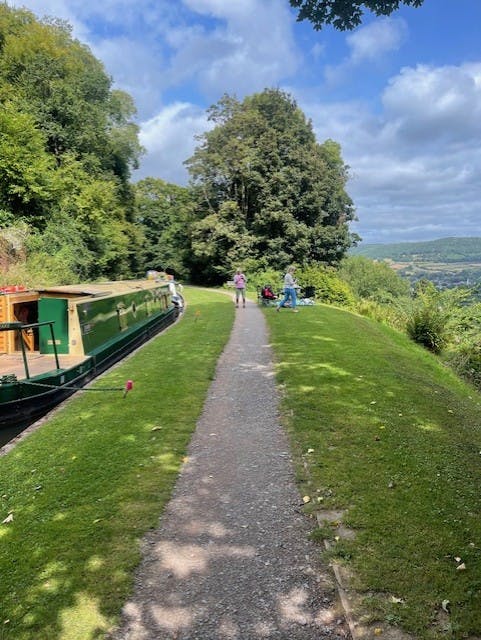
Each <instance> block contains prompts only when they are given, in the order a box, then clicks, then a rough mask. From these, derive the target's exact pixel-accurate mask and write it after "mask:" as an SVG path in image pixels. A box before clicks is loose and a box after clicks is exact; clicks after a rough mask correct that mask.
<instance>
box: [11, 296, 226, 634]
mask: <svg viewBox="0 0 481 640" xmlns="http://www.w3.org/2000/svg"><path fill="white" fill-rule="evenodd" d="M185 295H186V299H187V304H188V306H187V310H186V312H185V315H184V317H183V318H182V319H181V320H180V322H179V323H177V324H176V325H174V326H173V327H171V328H170V329H169V330H168V331H167V332H166V333H164V334H161V335H159V336H158V337H157V338H155V339H154V340H153V341H151V342H150V343H149V344H147V345H145V346H144V347H143V348H142V349H141V350H140V351H139V352H137V353H136V354H134V355H133V356H131V357H130V358H129V359H127V360H126V361H124V362H123V363H122V364H121V365H120V366H118V367H117V368H115V369H114V370H112V371H111V372H109V373H108V374H107V375H106V376H104V377H102V378H101V379H99V380H97V381H96V383H95V386H96V387H118V386H120V387H122V386H123V385H124V383H125V380H127V379H132V380H133V381H134V389H133V391H132V392H131V393H130V394H129V395H128V396H127V398H126V399H123V398H122V395H121V394H120V393H119V394H118V395H112V394H111V393H106V394H101V393H93V392H88V391H86V392H83V393H81V394H78V396H77V397H76V398H74V399H73V400H72V401H71V402H69V403H68V404H67V405H66V406H65V407H63V408H62V409H61V410H60V411H59V412H58V413H57V414H56V415H55V416H54V417H52V419H50V420H49V421H48V422H46V423H45V424H44V425H43V426H42V427H41V428H40V429H39V430H38V431H35V432H34V433H32V434H31V435H29V436H28V437H27V438H26V439H25V440H24V441H22V442H20V443H19V444H18V445H17V447H15V449H13V450H12V451H11V452H10V453H8V454H7V455H6V456H4V457H2V458H0V522H2V521H3V520H5V519H6V520H7V522H4V523H3V524H0V549H1V552H0V603H1V606H0V616H1V618H0V638H1V639H2V640H7V639H8V640H9V639H12V640H86V639H91V638H92V639H93V638H100V637H103V635H104V632H105V631H106V630H108V629H109V628H110V627H111V626H112V624H113V622H114V621H115V616H116V615H117V614H118V612H119V610H120V608H121V606H122V605H123V603H124V601H125V599H126V597H127V595H128V594H129V592H130V589H131V587H132V580H133V570H134V568H135V566H136V565H137V563H138V561H139V558H140V555H139V541H140V539H141V538H142V536H143V535H144V533H145V532H146V531H147V530H148V529H149V528H154V527H156V526H157V523H158V518H159V515H160V513H161V511H162V508H163V506H164V504H165V503H166V501H167V500H168V498H169V496H170V493H171V490H172V487H173V484H174V482H175V479H176V477H177V474H178V472H179V469H180V467H181V465H182V461H183V457H184V456H185V453H186V448H187V445H188V442H189V440H190V437H191V434H192V432H193V430H194V428H195V424H196V421H197V419H198V417H199V415H200V412H201V410H202V406H203V403H204V399H205V395H206V392H207V389H208V387H209V384H210V382H211V380H212V377H213V374H214V371H215V366H216V363H217V359H218V357H219V354H220V353H221V351H222V349H223V347H224V345H225V343H226V341H227V339H228V337H229V334H230V330H231V327H232V322H233V318H234V309H233V305H232V303H231V300H230V299H229V298H228V297H227V296H225V295H221V294H218V293H212V292H205V291H202V290H196V289H190V288H188V289H186V294H185Z"/></svg>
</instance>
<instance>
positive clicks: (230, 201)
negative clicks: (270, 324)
mask: <svg viewBox="0 0 481 640" xmlns="http://www.w3.org/2000/svg"><path fill="white" fill-rule="evenodd" d="M209 118H210V120H211V121H213V122H214V123H215V126H214V128H213V129H212V130H210V131H208V132H207V133H205V134H203V135H202V136H200V142H201V144H200V145H199V146H198V147H197V148H196V150H195V152H194V155H193V156H192V157H191V158H190V159H189V160H187V161H186V165H187V167H188V169H189V172H190V174H191V178H192V188H193V193H194V198H195V202H196V208H195V217H194V222H193V224H192V228H191V260H192V266H193V267H194V272H197V273H200V274H202V278H203V280H204V281H206V280H207V281H211V282H216V281H220V280H223V279H225V278H226V277H228V276H229V274H230V273H231V272H232V271H233V269H235V268H236V267H237V266H239V262H241V263H245V261H246V260H249V261H252V260H253V261H254V262H255V261H257V262H259V263H261V262H262V265H263V268H269V267H274V268H285V267H286V266H287V265H288V264H289V263H290V262H299V263H305V262H311V261H323V262H326V263H328V264H334V263H336V262H337V261H338V260H339V259H340V258H342V256H343V255H344V253H345V252H346V250H347V249H348V248H349V246H351V245H352V244H353V242H355V239H356V238H355V237H354V236H353V235H351V234H350V233H349V229H348V223H349V221H351V220H352V219H353V218H354V208H353V204H352V201H351V199H350V198H349V196H348V195H347V193H346V192H345V191H344V186H345V183H346V181H347V167H346V166H345V165H344V163H343V162H342V158H341V155H340V147H339V145H338V144H337V143H335V142H333V141H326V142H325V143H324V144H318V143H317V141H316V139H315V135H314V132H313V130H312V125H311V123H310V121H308V120H307V119H306V117H305V115H304V114H303V113H302V111H301V110H300V109H299V108H298V106H297V104H296V102H295V101H294V100H293V99H292V97H291V96H289V95H288V94H286V93H284V92H282V91H279V90H277V89H266V90H265V91H263V92H262V93H258V94H254V95H252V96H248V97H247V98H245V100H244V101H243V102H239V101H237V100H236V99H235V98H233V97H230V96H224V97H223V98H222V99H221V100H220V101H219V102H218V103H217V105H214V106H213V107H211V108H210V109H209ZM251 264H252V262H251Z"/></svg>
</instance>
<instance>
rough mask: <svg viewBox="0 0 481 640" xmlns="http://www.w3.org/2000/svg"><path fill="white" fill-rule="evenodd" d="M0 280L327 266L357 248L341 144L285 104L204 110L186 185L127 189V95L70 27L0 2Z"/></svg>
mask: <svg viewBox="0 0 481 640" xmlns="http://www.w3.org/2000/svg"><path fill="white" fill-rule="evenodd" d="M0 102H1V111H0V227H1V229H2V231H1V239H0V256H1V258H0V259H1V262H2V267H3V268H2V272H3V275H2V280H3V281H4V282H5V281H6V280H8V281H13V280H21V281H23V282H24V283H27V284H35V282H34V280H37V281H38V280H40V281H42V282H46V281H52V280H55V281H56V282H57V283H58V282H71V281H78V280H92V279H100V278H103V279H105V278H125V277H134V276H137V275H139V274H143V273H145V271H146V270H147V269H149V268H154V269H163V270H166V269H167V270H170V271H172V272H174V273H176V274H177V275H178V276H180V277H183V278H187V279H191V280H192V281H202V282H204V283H209V284H216V283H220V282H223V281H225V279H226V278H228V277H229V275H230V274H231V272H232V270H233V269H234V268H235V267H236V266H237V265H238V264H239V263H240V262H241V263H242V264H243V266H244V268H249V269H250V270H257V269H259V268H264V267H273V266H276V267H279V268H285V267H286V265H288V264H289V263H291V262H297V263H300V264H307V263H311V262H322V263H325V264H336V263H338V262H339V261H340V259H342V257H343V256H344V254H345V252H346V251H347V249H348V248H349V247H350V246H352V244H353V243H354V242H355V236H353V235H352V234H351V233H350V231H349V226H348V225H349V222H350V221H351V220H352V219H353V217H354V209H353V204H352V202H351V200H350V198H349V196H348V195H347V193H346V191H345V183H346V180H347V168H346V166H345V165H344V163H343V161H342V158H341V150H340V148H339V145H338V144H336V143H335V142H333V141H331V140H328V141H326V142H324V143H323V144H319V143H318V142H317V141H316V139H315V136H314V133H313V129H312V125H311V123H310V122H309V121H308V120H307V119H306V117H305V116H304V114H303V113H302V111H301V110H300V109H299V108H298V106H297V105H296V103H295V101H294V100H293V99H292V97H291V96H289V95H287V94H285V93H283V92H281V91H279V90H270V89H266V90H265V91H264V92H262V93H260V94H256V95H252V96H249V97H247V98H245V99H244V100H243V101H242V102H241V101H238V100H237V99H236V98H235V97H231V96H227V95H225V96H223V97H221V99H220V100H219V102H218V103H217V104H215V105H213V106H212V107H211V108H210V109H209V118H210V120H211V121H212V123H213V128H212V130H210V131H208V132H207V133H205V134H204V135H203V136H201V137H200V140H199V144H198V146H197V148H196V150H195V153H194V154H193V156H192V158H189V159H186V165H187V167H188V169H189V171H190V174H191V183H190V184H189V186H188V187H180V186H178V185H173V184H168V183H165V182H164V181H163V180H162V179H161V177H155V178H154V177H153V178H148V179H146V180H142V181H141V182H139V183H138V184H133V183H132V180H131V172H132V170H133V169H134V168H136V167H137V166H138V162H139V158H140V157H141V154H142V149H141V147H140V145H139V140H138V127H137V125H136V124H135V119H134V118H135V105H134V104H133V101H132V99H131V97H130V96H129V95H127V94H126V93H124V92H122V91H118V90H115V89H113V88H112V80H111V78H109V77H108V75H107V74H106V72H105V69H104V68H103V66H102V64H101V63H100V62H99V61H98V60H97V59H95V58H94V56H93V55H92V54H91V52H90V51H89V50H88V48H87V47H85V46H84V45H82V44H81V43H80V42H78V41H77V40H75V39H73V38H72V35H71V32H70V28H69V26H68V25H67V24H65V23H63V22H61V21H57V20H43V21H38V20H37V19H36V18H35V17H34V16H33V15H32V14H31V13H29V12H28V11H25V10H17V9H13V8H9V7H8V6H7V5H5V4H1V5H0Z"/></svg>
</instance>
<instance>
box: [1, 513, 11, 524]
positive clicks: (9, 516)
mask: <svg viewBox="0 0 481 640" xmlns="http://www.w3.org/2000/svg"><path fill="white" fill-rule="evenodd" d="M9 522H13V513H9V514H8V516H7V517H6V518H5V520H2V524H8V523H9Z"/></svg>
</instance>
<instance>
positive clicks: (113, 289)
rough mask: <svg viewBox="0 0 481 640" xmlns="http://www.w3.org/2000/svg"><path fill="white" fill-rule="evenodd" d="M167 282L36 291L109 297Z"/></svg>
mask: <svg viewBox="0 0 481 640" xmlns="http://www.w3.org/2000/svg"><path fill="white" fill-rule="evenodd" d="M162 284H168V281H167V280H165V281H160V282H159V281H156V280H116V281H113V282H95V283H89V284H68V285H59V286H57V287H39V288H37V289H36V291H38V292H39V293H40V294H42V293H44V294H45V293H47V294H53V295H55V294H57V295H58V294H62V295H67V296H94V297H98V296H109V295H113V294H120V293H126V292H128V291H138V290H139V289H153V288H155V287H158V286H159V285H162Z"/></svg>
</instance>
